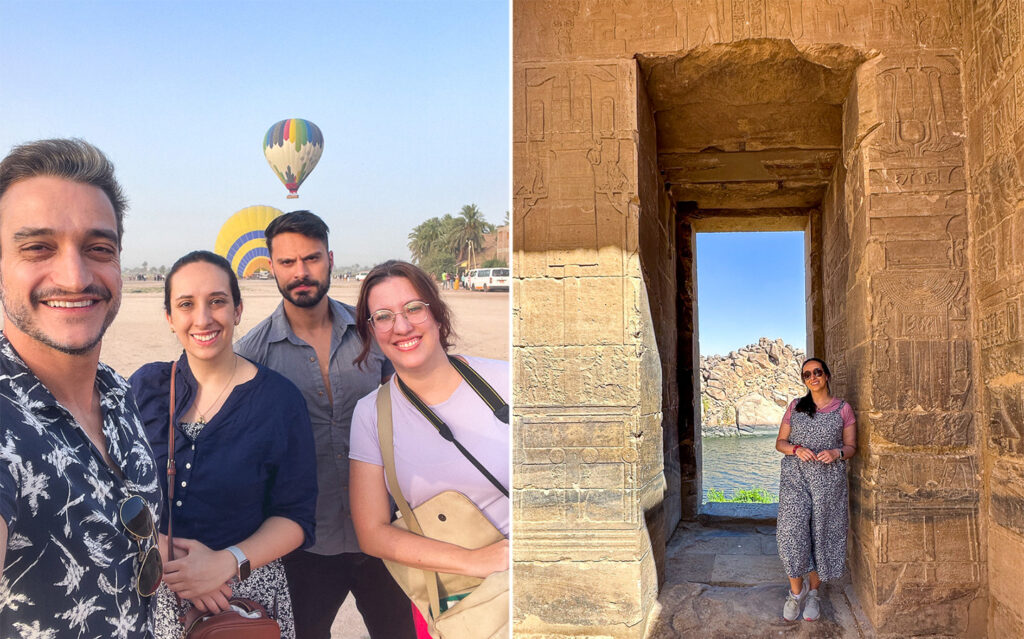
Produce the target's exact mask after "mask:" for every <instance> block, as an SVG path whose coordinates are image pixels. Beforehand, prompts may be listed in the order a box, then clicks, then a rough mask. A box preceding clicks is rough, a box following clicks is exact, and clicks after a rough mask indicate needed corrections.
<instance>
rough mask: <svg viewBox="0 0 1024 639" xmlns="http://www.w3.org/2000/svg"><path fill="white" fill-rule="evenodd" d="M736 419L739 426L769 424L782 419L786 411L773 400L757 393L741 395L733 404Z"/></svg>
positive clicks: (776, 422)
mask: <svg viewBox="0 0 1024 639" xmlns="http://www.w3.org/2000/svg"><path fill="white" fill-rule="evenodd" d="M734 408H735V409H736V421H737V422H738V423H739V425H740V426H771V425H773V424H776V425H777V424H778V423H779V422H781V421H782V415H783V414H784V413H785V412H786V411H785V409H783V408H782V407H780V406H779V405H778V404H776V403H775V402H773V401H771V400H769V399H768V398H766V397H764V396H763V395H759V394H758V393H749V394H747V395H744V396H743V397H741V398H740V399H739V400H738V401H737V402H736V404H735V405H734Z"/></svg>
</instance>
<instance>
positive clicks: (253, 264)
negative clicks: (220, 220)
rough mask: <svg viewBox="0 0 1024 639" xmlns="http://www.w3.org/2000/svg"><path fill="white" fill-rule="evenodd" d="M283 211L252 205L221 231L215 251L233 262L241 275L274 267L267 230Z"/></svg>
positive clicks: (233, 218)
mask: <svg viewBox="0 0 1024 639" xmlns="http://www.w3.org/2000/svg"><path fill="white" fill-rule="evenodd" d="M278 215H281V211H280V210H278V209H275V208H274V207H272V206H249V207H246V208H244V209H242V210H241V211H238V212H236V213H235V214H234V215H232V216H231V217H229V218H228V221H227V222H225V223H224V226H222V227H220V233H218V234H217V243H216V244H215V245H214V249H213V250H214V252H215V253H217V255H222V256H224V257H225V258H226V259H227V261H228V262H230V263H231V268H233V269H234V270H235V274H236V275H238V277H249V276H250V275H252V274H253V273H255V272H256V271H258V270H259V269H267V270H270V251H268V250H267V239H266V236H265V235H264V234H263V231H264V230H265V229H266V228H267V225H268V224H270V221H271V220H273V219H274V218H275V217H277V216H278Z"/></svg>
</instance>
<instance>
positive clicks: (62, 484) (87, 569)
mask: <svg viewBox="0 0 1024 639" xmlns="http://www.w3.org/2000/svg"><path fill="white" fill-rule="evenodd" d="M96 390H97V391H98V393H99V398H100V409H101V413H102V420H103V433H104V435H105V436H106V440H107V450H108V453H109V454H110V457H111V459H112V460H113V462H114V465H115V466H116V467H117V468H118V469H119V471H120V476H119V474H118V472H117V471H115V470H113V469H111V468H110V467H109V466H107V464H106V463H105V462H104V461H103V458H102V457H101V456H100V453H99V452H98V451H97V450H96V448H95V447H94V446H93V445H92V443H91V441H90V440H89V437H88V435H86V433H85V431H83V430H82V429H81V428H80V427H79V426H78V424H77V422H76V421H75V419H74V417H73V416H72V415H71V413H70V412H69V411H68V410H66V409H65V408H64V407H63V406H61V405H60V404H59V403H58V402H57V400H56V399H55V398H54V397H53V395H52V394H51V393H50V391H49V390H47V388H46V387H45V386H43V384H42V383H41V382H40V381H39V380H38V379H37V378H36V376H35V375H34V374H33V373H32V371H31V370H29V368H28V367H27V366H26V365H25V363H24V362H23V361H22V360H21V358H20V357H19V356H18V354H17V353H16V352H15V350H14V348H13V347H12V346H11V344H10V342H9V341H8V340H7V338H6V337H4V336H2V335H0V517H3V519H4V521H5V522H6V523H7V555H6V558H5V561H4V566H3V576H2V577H0V637H15V638H22V639H27V638H36V639H63V638H65V637H69V638H70V637H74V638H79V639H84V638H86V637H89V638H92V637H113V638H117V639H135V638H140V639H141V638H144V637H150V636H152V615H151V611H150V599H149V598H146V597H141V596H140V595H139V593H138V591H137V590H136V572H137V569H138V562H139V558H138V557H139V543H138V542H136V540H135V538H134V537H131V536H130V535H129V534H128V532H127V531H126V530H125V528H124V526H123V525H122V523H121V519H120V516H119V513H118V510H119V508H120V505H121V503H122V502H124V500H125V499H127V498H128V497H129V496H131V495H139V496H141V497H142V498H143V499H145V500H146V502H147V503H148V504H149V505H150V508H151V510H152V511H153V513H154V514H155V513H157V509H158V507H159V504H160V501H161V500H160V488H159V484H158V483H157V469H156V467H155V465H154V462H153V453H152V450H151V449H150V447H149V444H148V443H147V442H146V438H145V435H144V432H143V428H142V422H141V421H140V419H139V414H138V409H137V408H136V406H135V401H134V400H133V399H132V396H131V394H130V393H129V392H128V385H127V382H125V380H124V379H122V378H121V377H120V376H118V375H117V373H115V372H114V371H113V370H111V369H110V368H109V367H107V366H106V365H104V364H100V366H99V369H98V370H97V371H96ZM150 543H151V542H150V541H148V540H143V541H142V542H141V544H142V545H143V546H146V547H148V544H150Z"/></svg>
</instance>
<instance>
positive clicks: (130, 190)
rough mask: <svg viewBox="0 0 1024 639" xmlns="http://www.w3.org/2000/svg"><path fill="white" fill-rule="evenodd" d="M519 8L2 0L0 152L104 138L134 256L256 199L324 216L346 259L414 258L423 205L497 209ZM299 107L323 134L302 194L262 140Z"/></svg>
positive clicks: (164, 256)
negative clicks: (282, 175)
mask: <svg viewBox="0 0 1024 639" xmlns="http://www.w3.org/2000/svg"><path fill="white" fill-rule="evenodd" d="M508 17H509V10H508V4H507V2H504V1H498V0H463V1H458V0H455V1H453V0H445V1H443V2H442V1H438V2H433V1H427V0H416V1H405V2H402V1H394V0H388V1H387V2H377V1H369V0H367V1H363V2H341V1H332V2H318V1H308V2H303V3H297V4H288V3H281V2H256V1H249V2H233V1H227V0H218V1H217V2H198V1H177V2H156V1H147V2H142V1H134V2H109V1H94V2H82V1H76V2H56V1H52V0H43V1H39V2H22V1H12V0H0V123H2V125H0V156H2V155H6V153H7V152H8V151H9V150H10V148H11V147H12V146H13V145H15V144H18V143H21V142H25V141H29V140H34V139H39V138H46V137H72V136H73V137H81V138H84V139H86V140H88V141H90V142H92V143H94V144H96V145H97V146H99V147H100V148H101V149H103V150H104V151H105V152H106V153H107V154H108V155H109V156H110V157H111V159H112V160H113V161H114V162H115V164H116V166H117V170H118V176H119V178H120V180H121V183H122V185H123V186H124V188H125V191H126V193H127V195H128V197H129V200H130V202H131V208H130V209H129V212H128V216H127V217H126V219H125V240H124V253H123V255H122V263H123V264H124V265H125V266H126V267H131V266H136V265H138V264H141V263H142V262H143V261H144V260H145V261H148V262H149V263H150V264H151V265H153V266H156V265H160V264H165V265H168V266H169V265H170V264H171V262H173V261H174V260H175V259H176V258H177V257H179V256H181V255H182V254H184V253H186V252H187V251H189V250H192V249H196V248H210V249H212V248H213V244H214V241H215V239H216V235H217V232H218V230H219V229H220V226H221V224H222V223H223V221H224V220H225V219H227V217H229V216H230V215H231V214H232V213H234V212H235V211H237V210H240V209H242V208H245V207H247V206H250V205H255V204H265V205H269V206H274V207H276V208H279V209H282V210H284V211H289V210H294V209H299V208H308V209H310V210H312V211H314V212H315V213H318V214H319V215H321V216H322V217H323V218H324V219H325V220H326V221H327V223H328V225H329V226H330V227H331V248H332V249H333V250H334V253H335V260H336V263H338V264H339V265H342V264H351V263H353V262H359V263H362V264H373V263H376V262H378V261H381V260H384V259H387V258H391V257H399V258H405V259H408V249H407V247H406V244H407V242H408V239H407V236H408V233H409V231H410V230H411V229H412V228H413V227H414V226H416V225H417V224H419V223H420V222H421V221H423V220H425V219H427V218H429V217H433V216H437V215H443V214H444V213H452V214H455V213H457V212H458V211H459V209H460V208H461V207H462V206H463V205H464V204H469V203H475V204H477V206H479V207H480V209H481V210H482V211H483V213H484V215H485V217H486V219H487V220H488V221H490V222H492V223H498V224H500V223H501V222H502V220H503V219H504V217H505V212H506V210H507V209H508V201H509V142H508V139H509V116H508V106H509V79H508V68H509V45H508V37H509V27H508ZM291 117H299V118H306V119H308V120H311V121H313V122H314V123H316V124H317V125H318V126H319V127H320V129H321V130H322V131H323V134H324V139H325V144H324V153H323V156H322V158H321V159H320V163H319V164H318V165H317V167H316V169H315V170H314V171H313V172H312V174H311V175H310V177H309V178H308V179H307V180H306V182H305V183H304V184H303V185H302V187H301V188H300V189H299V195H300V197H299V199H297V200H287V199H286V198H285V196H286V195H287V191H286V189H285V188H284V186H283V185H282V184H281V183H280V182H279V181H278V179H277V178H276V176H275V175H274V174H273V173H272V171H271V170H270V167H269V166H268V164H267V162H266V160H265V159H264V157H263V153H262V147H261V142H262V138H263V135H264V133H265V132H266V130H267V129H268V128H269V127H270V126H271V125H272V124H274V123H275V122H277V121H278V120H282V119H285V118H291Z"/></svg>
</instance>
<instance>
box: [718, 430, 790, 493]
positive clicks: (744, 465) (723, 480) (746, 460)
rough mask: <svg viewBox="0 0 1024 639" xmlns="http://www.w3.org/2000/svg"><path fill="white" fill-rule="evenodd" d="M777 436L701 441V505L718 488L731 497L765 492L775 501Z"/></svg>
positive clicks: (720, 438)
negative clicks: (743, 491) (749, 491)
mask: <svg viewBox="0 0 1024 639" xmlns="http://www.w3.org/2000/svg"><path fill="white" fill-rule="evenodd" d="M776 436H777V435H776V434H774V433H773V434H771V435H743V436H741V437H704V438H703V439H702V441H701V450H702V452H701V454H702V458H703V459H702V462H701V468H702V471H701V474H702V477H703V484H704V501H707V494H708V489H710V488H717V489H718V490H721V491H722V492H723V493H725V496H726V497H727V498H728V497H731V496H732V495H733V494H734V493H735V492H736V491H737V490H740V489H749V488H765V489H767V490H768V492H770V493H772V494H773V495H775V496H776V498H777V497H778V494H779V464H780V463H781V461H782V453H780V452H779V451H777V450H775V438H776Z"/></svg>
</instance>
